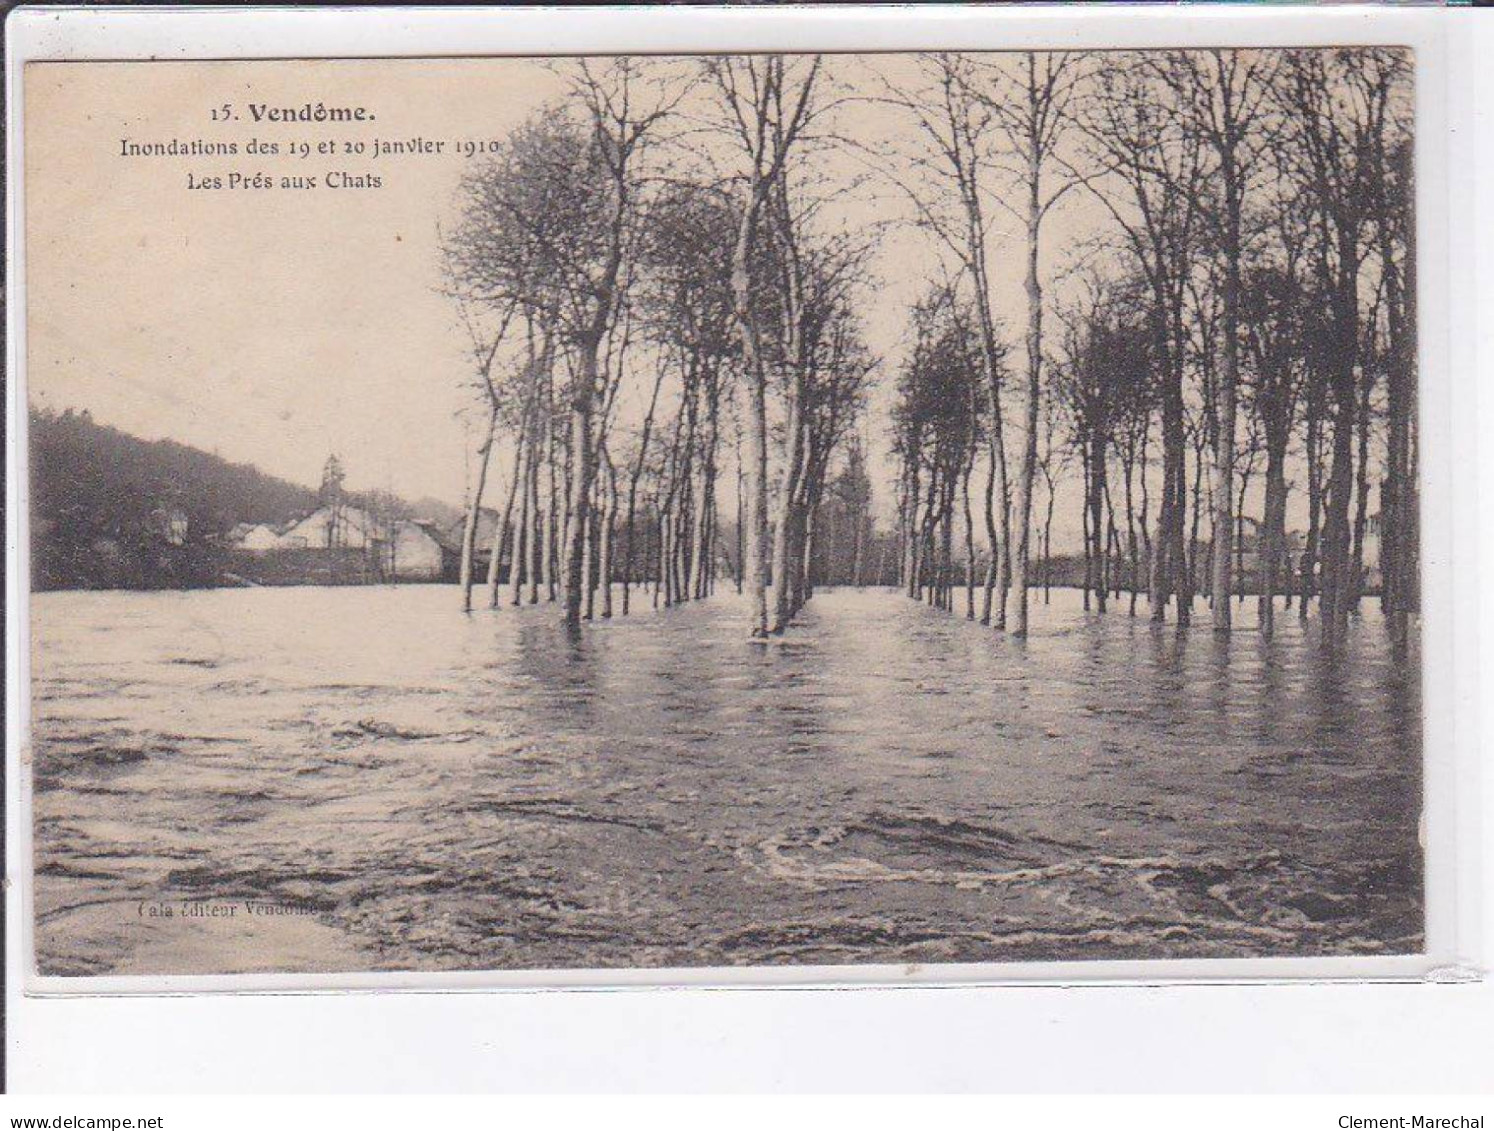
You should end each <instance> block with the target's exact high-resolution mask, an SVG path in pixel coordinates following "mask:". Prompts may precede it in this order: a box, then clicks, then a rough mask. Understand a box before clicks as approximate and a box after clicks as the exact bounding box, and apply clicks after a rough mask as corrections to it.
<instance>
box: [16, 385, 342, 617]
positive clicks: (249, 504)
mask: <svg viewBox="0 0 1494 1131" xmlns="http://www.w3.org/2000/svg"><path fill="white" fill-rule="evenodd" d="M29 421H30V433H31V434H30V452H31V528H32V579H33V586H34V587H35V588H37V589H74V588H84V589H102V588H110V589H115V588H119V589H163V588H167V589H169V588H179V587H183V586H201V585H211V584H214V583H216V582H217V581H218V579H219V576H220V570H221V565H222V562H221V546H220V539H221V538H222V536H223V535H225V534H226V533H227V532H228V531H229V530H231V529H232V528H233V527H234V525H235V524H237V523H241V522H249V523H258V522H264V523H277V522H281V521H283V520H284V519H286V518H288V517H290V516H291V515H293V514H296V513H297V512H302V511H307V510H310V509H312V508H313V507H315V506H316V503H317V493H316V491H315V490H313V489H311V488H309V487H301V486H297V485H296V484H294V483H287V482H286V481H285V480H283V479H276V478H273V477H272V476H269V475H265V474H264V473H263V472H261V471H259V470H257V469H255V468H253V467H250V466H248V465H247V464H235V463H229V462H228V461H227V460H224V459H220V458H219V457H217V456H215V455H211V454H209V453H207V452H203V451H199V450H197V449H196V448H191V447H188V446H186V445H185V444H178V443H176V442H174V441H171V440H158V441H155V442H151V441H147V440H141V439H139V438H137V437H135V436H131V435H128V434H127V433H124V432H120V431H118V430H117V429H114V428H109V427H106V426H104V425H101V424H97V423H95V422H94V420H93V418H92V417H91V416H90V415H89V414H88V413H87V412H86V411H85V412H73V411H72V410H71V409H69V410H66V411H64V412H61V413H54V412H49V411H44V410H38V409H35V408H33V409H32V410H31V412H30V416H29Z"/></svg>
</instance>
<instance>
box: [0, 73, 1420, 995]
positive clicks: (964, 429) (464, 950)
mask: <svg viewBox="0 0 1494 1131" xmlns="http://www.w3.org/2000/svg"><path fill="white" fill-rule="evenodd" d="M1413 75H1414V59H1413V53H1412V51H1411V50H1410V49H1409V48H1404V47H1398V46H1394V45H1387V46H1354V47H1302V48H1274V47H1273V48H1250V49H1244V48H1224V47H1220V48H1186V49H1185V48H1178V49H1164V48H1156V49H1148V50H1101V51H1091V50H1085V51H1080V50H1046V51H1045V50H1020V51H1016V50H1014V51H1002V52H973V51H972V52H949V53H911V52H894V53H887V54H866V55H841V54H823V55H810V54H740V55H711V56H683V55H653V56H622V55H614V56H588V57H583V56H578V57H550V58H538V57H535V58H523V57H509V58H497V57H471V58H442V59H435V58H427V59H339V60H325V59H323V60H311V59H305V60H295V59H282V60H256V61H198V62H192V61H163V60H162V61H138V62H125V61H120V62H30V63H28V64H26V66H25V72H24V98H25V101H24V115H25V118H24V123H25V152H24V160H25V167H24V175H25V198H24V210H23V213H22V215H21V222H23V223H24V229H25V241H26V260H25V308H24V318H25V363H26V369H25V379H24V387H23V388H22V389H21V390H20V392H19V393H18V396H19V397H24V406H23V411H24V414H25V419H24V421H23V422H21V421H18V422H17V427H18V429H19V430H20V432H21V433H22V434H23V435H22V439H23V447H22V452H23V457H24V461H25V465H24V468H23V472H22V476H21V478H22V480H23V481H24V485H23V487H22V488H21V489H22V490H23V491H24V492H25V493H26V496H27V497H26V498H25V499H23V500H22V501H23V505H24V507H25V511H24V516H25V517H24V521H25V523H26V530H25V535H26V541H25V550H24V553H25V555H26V557H25V568H26V574H25V581H26V583H28V584H29V588H30V593H31V598H30V602H29V609H28V611H27V618H28V623H27V631H28V632H29V645H28V646H29V653H28V656H29V659H28V663H29V681H30V683H29V687H30V703H29V717H28V718H27V719H26V720H25V722H24V724H23V725H24V727H25V732H24V742H23V745H22V760H23V780H22V782H21V783H20V787H21V789H22V790H23V794H24V799H25V802H26V805H27V807H28V808H27V813H28V819H29V826H30V827H29V837H30V850H29V851H30V861H29V866H30V869H31V876H30V881H31V890H30V898H31V913H32V926H31V934H30V937H31V941H32V943H33V946H34V955H33V962H34V970H35V972H36V973H37V974H39V975H42V976H46V977H51V978H65V979H71V980H76V981H77V982H79V983H80V984H86V982H87V980H88V979H91V978H98V977H100V976H120V975H150V976H180V975H238V974H366V973H379V972H398V973H419V974H427V973H445V972H495V971H563V970H590V971H604V972H605V971H625V970H635V971H636V970H663V969H687V968H733V969H734V968H781V967H814V968H825V967H870V966H879V967H881V966H892V967H898V968H902V969H904V970H906V971H914V970H920V969H923V968H925V967H949V968H953V967H955V966H966V965H971V964H980V965H985V964H1005V963H1031V962H1041V963H1057V962H1076V961H1102V960H1111V961H1114V960H1177V959H1190V960H1191V959H1241V958H1248V959H1263V958H1271V959H1278V958H1279V959H1287V958H1292V959H1306V958H1366V957H1377V956H1396V955H1417V954H1422V953H1424V952H1425V951H1426V949H1427V948H1426V883H1425V874H1426V866H1425V859H1424V845H1423V834H1424V827H1423V777H1424V775H1423V765H1424V759H1423V755H1424V741H1423V717H1422V652H1421V639H1420V636H1421V615H1420V614H1421V578H1422V554H1421V551H1420V545H1421V525H1422V524H1421V519H1420V515H1421V494H1420V491H1419V487H1418V485H1419V482H1420V472H1419V467H1420V449H1419V440H1418V399H1419V398H1418V393H1419V383H1418V360H1417V359H1418V344H1417V321H1418V316H1417V269H1416V268H1417V253H1416V239H1415V217H1414V201H1415V196H1416V192H1415V189H1416V172H1417V163H1416V159H1415V148H1416V147H1415V136H1414V135H1415V129H1414V124H1415V90H1414V83H1413ZM1429 285H1430V284H1429ZM604 980H605V979H604Z"/></svg>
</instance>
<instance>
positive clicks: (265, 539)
mask: <svg viewBox="0 0 1494 1131" xmlns="http://www.w3.org/2000/svg"><path fill="white" fill-rule="evenodd" d="M235 541H236V543H237V544H238V546H239V548H240V549H242V550H248V551H249V552H250V553H252V554H264V553H268V552H269V551H271V550H279V549H283V548H284V546H285V543H284V542H283V541H282V540H281V537H280V535H279V534H277V533H276V532H275V530H274V528H273V527H270V526H266V525H265V524H264V523H262V522H261V523H258V524H256V525H254V526H250V527H249V528H248V529H247V530H244V531H243V532H241V533H239V534H238V535H237V537H236V539H235Z"/></svg>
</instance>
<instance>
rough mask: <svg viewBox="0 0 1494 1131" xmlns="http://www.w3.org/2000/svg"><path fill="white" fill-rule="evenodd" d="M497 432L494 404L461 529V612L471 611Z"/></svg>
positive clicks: (496, 416) (490, 411) (496, 407)
mask: <svg viewBox="0 0 1494 1131" xmlns="http://www.w3.org/2000/svg"><path fill="white" fill-rule="evenodd" d="M497 430H498V405H497V403H496V402H495V403H494V404H493V405H492V407H491V408H490V410H489V412H488V434H487V438H486V439H485V440H484V441H483V443H482V447H481V448H480V449H479V451H480V453H481V457H482V458H481V459H480V460H479V461H478V466H477V482H476V483H474V484H473V487H472V499H471V502H470V503H469V504H468V506H467V521H466V523H465V524H464V525H463V527H462V562H461V567H460V574H459V578H458V580H459V581H460V583H461V587H462V611H463V612H464V613H470V612H471V611H472V566H473V555H474V554H475V553H476V552H477V524H478V522H479V520H480V519H481V517H482V495H483V491H484V489H485V488H486V487H487V482H488V464H489V463H490V462H491V461H492V458H493V442H494V440H495V439H496V433H497Z"/></svg>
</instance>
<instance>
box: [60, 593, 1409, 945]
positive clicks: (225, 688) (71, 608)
mask: <svg viewBox="0 0 1494 1131" xmlns="http://www.w3.org/2000/svg"><path fill="white" fill-rule="evenodd" d="M961 597H962V595H961ZM1036 600H1037V601H1038V605H1037V607H1036V612H1035V626H1034V630H1033V635H1032V637H1031V638H1030V639H1029V640H1028V641H1026V642H1025V643H1024V642H1021V641H1017V640H1012V639H1008V638H1004V637H1003V636H1001V635H998V634H997V633H995V632H993V631H991V630H989V629H983V628H981V627H979V626H978V625H975V624H972V623H970V622H967V621H966V620H964V619H963V617H962V616H950V615H949V614H946V613H942V612H938V611H935V610H932V609H929V608H927V607H925V606H922V605H919V604H916V603H914V602H912V601H909V600H908V599H906V598H905V597H903V596H901V595H900V594H898V593H895V592H889V591H885V590H865V591H853V590H840V591H830V592H822V593H820V594H819V595H817V596H816V598H815V599H814V601H813V602H812V604H811V608H810V609H809V610H807V611H806V613H805V614H803V616H802V621H801V623H799V624H798V625H797V626H796V627H795V628H793V629H792V630H791V632H790V633H789V635H788V636H787V637H786V638H785V639H784V640H783V641H782V642H779V643H774V644H771V645H767V646H764V645H761V644H754V643H750V642H749V641H748V640H747V639H746V634H745V632H744V616H743V608H742V607H741V605H740V604H739V603H738V599H737V598H735V597H734V596H727V597H718V598H715V599H713V600H711V601H708V602H703V603H700V604H696V605H687V606H684V607H681V608H678V609H673V610H667V611H663V612H657V613H656V612H652V611H645V612H643V613H642V614H641V615H635V616H634V617H630V618H628V619H627V620H625V621H624V620H620V619H619V620H614V621H612V622H610V623H607V624H598V625H596V626H593V627H589V628H588V629H586V630H585V631H584V633H583V635H582V637H581V638H580V639H579V640H569V639H567V637H566V636H565V635H564V633H563V631H562V630H561V628H560V626H559V625H558V623H557V616H556V611H555V608H554V607H553V606H545V605H541V606H539V607H538V608H532V609H523V610H513V609H508V608H505V609H502V610H500V611H498V612H490V611H487V610H483V611H481V612H478V613H474V614H472V615H470V616H468V615H464V614H462V613H461V612H460V611H459V609H458V608H457V597H456V592H455V590H454V588H451V587H445V586H431V587H406V588H342V589H312V588H304V589H256V590H222V591H208V592H192V593H53V594H43V595H39V596H37V597H36V598H35V599H34V601H33V606H32V621H33V634H34V642H35V646H34V650H33V714H34V720H33V739H34V744H33V751H32V757H33V782H32V787H33V806H34V815H35V834H34V864H35V869H36V884H35V905H36V912H37V916H38V926H37V936H36V937H37V947H38V959H39V964H40V968H41V969H42V971H43V972H46V973H55V974H87V973H110V972H136V973H138V972H153V973H167V972H170V973H218V972H237V971H253V970H390V969H399V970H457V969H462V970H466V969H506V968H517V967H608V966H619V965H651V966H663V965H667V966H677V965H736V964H762V963H817V964H826V963H848V962H856V963H862V962H898V963H907V962H951V961H953V962H972V961H1001V960H1016V959H1061V958H1062V959H1086V958H1158V957H1182V956H1188V957H1226V956H1261V955H1309V954H1311V955H1318V954H1383V953H1405V952H1412V951H1417V950H1419V949H1420V948H1421V945H1422V884H1421V867H1422V864H1421V853H1420V849H1419V848H1418V845H1417V822H1418V817H1419V813H1420V799H1421V772H1420V766H1421V722H1420V701H1419V688H1418V678H1417V671H1418V664H1417V662H1416V657H1415V656H1414V655H1413V656H1412V657H1411V659H1410V661H1409V662H1401V663H1396V662H1394V661H1393V660H1392V658H1391V656H1390V654H1389V651H1388V649H1387V646H1386V642H1385V635H1384V632H1383V628H1382V626H1381V625H1380V623H1379V621H1378V618H1377V612H1376V609H1375V608H1374V604H1375V603H1374V602H1373V601H1368V600H1367V601H1366V602H1365V606H1366V607H1365V612H1364V615H1363V618H1362V621H1361V622H1360V623H1358V624H1356V626H1355V628H1354V630H1353V637H1352V641H1351V645H1350V648H1349V651H1348V654H1347V656H1345V657H1343V658H1341V659H1339V660H1336V661H1332V662H1329V661H1326V660H1325V659H1324V658H1323V657H1322V656H1320V654H1319V652H1318V650H1317V648H1316V647H1315V646H1314V645H1313V643H1312V641H1311V638H1310V637H1308V636H1306V635H1305V634H1304V632H1303V630H1302V629H1301V628H1300V627H1299V625H1298V621H1297V617H1296V613H1295V611H1293V612H1292V613H1291V614H1290V615H1287V616H1285V617H1281V616H1279V617H1278V620H1279V621H1280V625H1281V627H1280V629H1279V631H1278V634H1277V637H1276V639H1275V640H1274V641H1272V642H1270V643H1267V642H1264V641H1262V640H1261V639H1260V638H1259V636H1258V634H1257V633H1255V632H1254V631H1252V630H1251V629H1250V628H1249V617H1248V616H1244V615H1242V618H1241V619H1242V620H1244V621H1245V623H1244V624H1243V625H1240V626H1238V627H1237V629H1236V631H1235V632H1234V633H1233V634H1232V635H1231V636H1229V637H1226V638H1218V637H1216V636H1215V635H1214V634H1213V633H1212V632H1210V631H1209V629H1208V626H1207V616H1206V614H1205V615H1204V616H1203V617H1202V618H1201V619H1202V621H1203V622H1204V623H1203V624H1202V626H1201V627H1198V628H1195V629H1193V630H1192V631H1191V632H1189V633H1185V634H1182V635H1179V634H1178V632H1177V631H1176V630H1175V629H1174V628H1173V627H1172V626H1170V625H1169V626H1166V627H1162V628H1154V627H1153V626H1151V625H1150V624H1149V623H1148V621H1147V620H1146V618H1145V616H1144V611H1145V606H1144V602H1143V606H1142V611H1143V615H1142V616H1141V617H1138V618H1136V619H1132V618H1130V617H1128V616H1127V615H1126V614H1125V612H1124V611H1112V612H1110V613H1109V614H1107V615H1105V616H1104V617H1100V616H1094V615H1086V614H1085V613H1084V612H1083V611H1082V610H1081V609H1080V608H1079V605H1078V595H1077V594H1076V593H1073V592H1067V591H1062V592H1061V591H1055V593H1054V594H1053V601H1054V604H1053V605H1052V606H1051V607H1048V608H1045V607H1043V606H1042V605H1041V596H1040V595H1037V596H1036ZM644 603H646V602H644ZM1253 604H1254V602H1253V600H1252V601H1250V602H1248V603H1247V605H1246V606H1245V612H1246V613H1248V612H1249V611H1250V610H1251V609H1252V608H1253ZM250 904H257V905H258V911H252V910H249V909H248V908H249V905H250ZM214 907H217V908H220V909H223V910H220V911H217V912H212V911H211V909H212V908H214ZM194 908H195V909H197V910H196V911H193V910H192V909H194ZM168 912H170V913H171V914H170V916H168V914H167V913H168ZM197 912H201V914H198V913H197ZM215 916H216V917H215Z"/></svg>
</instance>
